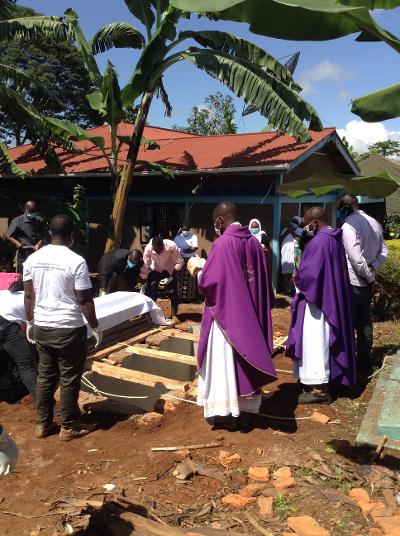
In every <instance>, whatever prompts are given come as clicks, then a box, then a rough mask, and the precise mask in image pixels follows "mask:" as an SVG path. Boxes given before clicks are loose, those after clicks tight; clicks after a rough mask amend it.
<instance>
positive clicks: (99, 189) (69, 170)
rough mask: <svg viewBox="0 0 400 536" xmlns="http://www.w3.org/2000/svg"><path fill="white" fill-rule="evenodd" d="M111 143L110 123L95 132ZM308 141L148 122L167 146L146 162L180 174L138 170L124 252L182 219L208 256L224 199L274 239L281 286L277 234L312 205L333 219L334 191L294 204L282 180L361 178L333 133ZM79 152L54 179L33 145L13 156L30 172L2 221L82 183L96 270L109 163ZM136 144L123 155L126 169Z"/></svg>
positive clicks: (151, 135) (153, 136) (126, 131)
mask: <svg viewBox="0 0 400 536" xmlns="http://www.w3.org/2000/svg"><path fill="white" fill-rule="evenodd" d="M132 131H133V126H132V125H130V124H128V123H124V124H122V125H121V128H120V132H119V134H120V135H123V136H129V135H131V134H132ZM90 132H91V134H92V135H94V136H102V137H103V138H104V139H105V141H106V146H108V147H109V146H110V145H111V141H110V132H109V127H108V126H101V127H96V128H93V129H90ZM310 135H311V138H312V139H311V141H310V142H309V143H298V142H297V141H296V139H295V138H293V137H291V136H289V135H286V134H280V133H278V132H256V133H250V134H232V135H223V136H199V135H195V134H189V133H186V132H177V131H174V130H168V129H164V128H159V127H152V126H146V128H145V131H144V136H145V137H146V138H148V139H150V140H153V141H155V142H157V144H158V146H159V149H156V150H149V149H148V148H147V147H146V145H142V146H141V149H140V152H139V159H140V160H143V161H152V162H156V163H158V164H162V165H163V166H168V167H169V168H170V169H172V170H173V172H174V178H173V179H171V180H168V179H166V178H165V177H164V176H162V174H161V173H160V172H158V171H149V170H148V169H146V167H145V166H144V165H138V166H137V167H136V169H135V172H134V179H133V184H132V189H131V192H130V196H129V202H128V206H127V211H126V218H125V224H124V232H123V240H122V244H121V246H122V247H129V248H130V247H134V248H139V249H142V248H144V246H145V245H146V243H147V242H148V241H149V239H150V238H151V237H152V236H153V235H154V234H155V233H156V232H158V231H162V232H163V233H165V234H166V235H170V236H173V235H174V233H176V231H177V230H178V229H179V227H180V226H181V224H182V222H183V220H185V219H186V220H188V222H189V223H190V225H191V227H192V229H193V231H194V232H195V233H196V234H197V235H198V237H199V246H200V250H201V251H202V252H203V253H205V254H207V252H208V251H209V249H210V246H211V243H212V241H213V239H214V230H213V221H212V209H213V206H215V204H217V203H218V202H220V201H222V200H229V201H233V202H235V203H236V204H238V205H239V209H240V217H241V222H242V223H243V224H245V223H247V222H248V221H249V220H250V219H251V218H257V219H259V220H260V221H261V223H262V227H263V229H264V230H265V231H266V232H267V233H268V235H269V236H270V238H271V240H272V250H273V254H272V256H271V257H272V258H271V264H272V270H273V280H274V283H275V284H276V283H277V278H278V273H279V249H280V248H279V237H280V233H281V230H282V227H284V226H285V225H286V224H287V223H288V222H289V221H290V220H291V218H292V217H293V216H294V215H296V214H302V213H303V211H304V209H305V208H307V207H308V206H310V205H313V204H316V203H319V204H323V205H324V206H325V207H326V208H327V210H328V212H329V214H330V217H331V219H332V222H333V221H334V217H335V206H334V204H335V200H336V195H335V194H329V195H326V196H324V197H319V198H315V196H314V195H309V196H305V197H302V198H300V199H292V198H289V197H285V196H279V195H276V194H275V189H276V187H277V186H278V185H279V184H284V183H287V182H291V181H295V180H300V179H303V178H307V177H309V176H311V175H313V174H314V173H317V172H321V171H328V172H329V171H336V172H342V173H351V174H359V172H360V171H359V169H358V167H357V165H356V164H355V163H354V161H353V160H352V158H351V156H350V155H349V153H348V151H347V149H346V147H345V146H344V145H343V143H342V141H341V139H340V138H339V136H338V135H337V133H336V131H335V129H333V128H325V129H323V130H322V131H321V132H310ZM76 145H77V147H78V148H79V152H70V151H67V150H64V149H62V148H57V149H56V151H57V154H58V157H59V159H60V161H61V162H62V164H63V168H64V173H63V174H55V173H52V172H51V170H49V169H48V168H47V166H46V163H45V162H44V160H43V159H42V158H41V157H40V155H39V154H38V152H37V151H36V149H35V148H34V147H33V146H32V145H29V144H28V145H23V146H19V147H15V148H13V149H11V150H10V154H11V156H12V158H13V159H14V160H15V161H16V163H17V164H18V166H20V167H21V168H22V169H24V170H25V171H26V172H27V173H28V177H27V178H25V179H20V178H17V177H15V176H11V175H7V174H2V179H1V183H2V188H1V197H0V218H1V221H2V225H3V229H4V227H5V226H6V224H7V222H8V218H11V217H14V216H15V215H16V214H17V213H19V212H20V210H19V208H18V205H19V204H21V203H23V202H24V201H25V200H27V199H30V198H33V199H35V200H37V201H38V202H39V203H44V202H46V200H47V199H48V198H49V197H62V198H70V197H71V193H72V190H73V188H74V186H76V185H77V184H80V185H82V186H84V187H85V191H86V214H87V220H88V222H89V226H88V227H89V231H88V239H89V245H90V258H89V259H88V261H89V265H90V267H91V269H92V270H94V271H95V270H96V264H97V260H98V259H99V257H100V255H101V253H102V251H103V249H104V245H105V241H106V236H107V226H108V220H109V215H110V212H111V206H112V191H111V180H110V174H109V172H108V166H107V161H106V159H105V158H104V156H103V154H102V153H101V152H100V150H99V149H98V148H96V147H95V146H94V145H92V144H91V143H90V142H87V141H81V142H76ZM127 150H128V146H127V145H123V146H122V148H121V151H120V153H119V160H120V164H121V167H122V165H123V163H124V160H125V157H126V154H127Z"/></svg>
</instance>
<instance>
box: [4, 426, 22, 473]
mask: <svg viewBox="0 0 400 536" xmlns="http://www.w3.org/2000/svg"><path fill="white" fill-rule="evenodd" d="M18 454H19V451H18V447H17V445H16V444H15V441H14V440H13V439H11V437H10V436H9V435H8V433H7V430H6V429H5V428H3V429H2V432H1V433H0V476H1V475H8V474H9V473H11V471H13V470H14V469H15V466H16V465H17V459H18Z"/></svg>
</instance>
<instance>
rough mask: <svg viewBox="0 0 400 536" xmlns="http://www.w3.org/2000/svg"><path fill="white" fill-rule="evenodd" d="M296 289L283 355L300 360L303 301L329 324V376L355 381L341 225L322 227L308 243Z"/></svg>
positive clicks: (347, 282)
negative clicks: (338, 227)
mask: <svg viewBox="0 0 400 536" xmlns="http://www.w3.org/2000/svg"><path fill="white" fill-rule="evenodd" d="M295 284H296V287H297V288H298V289H299V292H298V293H297V294H296V296H295V297H294V298H293V301H292V320H291V325H290V330H289V338H288V342H287V347H286V355H287V356H288V357H291V358H292V359H296V360H298V361H300V360H301V359H302V355H303V322H304V312H305V308H306V302H309V303H312V304H314V305H315V306H316V307H318V309H320V310H321V311H322V312H323V314H324V315H325V319H326V320H327V322H328V324H329V330H330V336H329V349H330V356H329V358H330V380H331V381H335V382H338V383H341V384H342V385H355V384H356V373H357V372H356V352H355V337H354V327H353V310H352V293H351V286H350V280H349V274H348V271H347V263H346V257H345V252H344V247H343V243H342V231H341V229H332V228H330V227H323V228H322V229H321V230H320V231H319V232H318V233H317V234H316V235H315V237H314V238H313V239H312V240H311V241H310V242H309V243H308V244H307V247H306V249H305V251H304V254H303V257H302V259H301V264H300V267H299V270H298V272H297V275H296V277H295Z"/></svg>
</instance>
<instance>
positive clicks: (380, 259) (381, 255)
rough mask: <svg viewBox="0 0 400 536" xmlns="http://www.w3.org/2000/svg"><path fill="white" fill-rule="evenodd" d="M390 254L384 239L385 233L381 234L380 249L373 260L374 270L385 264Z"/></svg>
mask: <svg viewBox="0 0 400 536" xmlns="http://www.w3.org/2000/svg"><path fill="white" fill-rule="evenodd" d="M388 256H389V249H388V247H387V245H386V244H385V241H384V239H383V233H381V235H380V243H379V251H378V253H377V255H376V257H375V259H374V260H373V261H372V262H371V266H372V267H373V269H374V270H377V269H378V268H379V267H380V266H382V264H384V263H385V262H386V260H387V258H388Z"/></svg>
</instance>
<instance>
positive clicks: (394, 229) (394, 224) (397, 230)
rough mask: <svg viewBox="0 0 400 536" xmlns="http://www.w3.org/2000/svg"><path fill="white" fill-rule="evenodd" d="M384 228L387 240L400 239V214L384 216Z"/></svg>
mask: <svg viewBox="0 0 400 536" xmlns="http://www.w3.org/2000/svg"><path fill="white" fill-rule="evenodd" d="M385 230H386V235H387V238H388V239H389V240H395V239H400V214H391V215H390V216H386V218H385Z"/></svg>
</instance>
